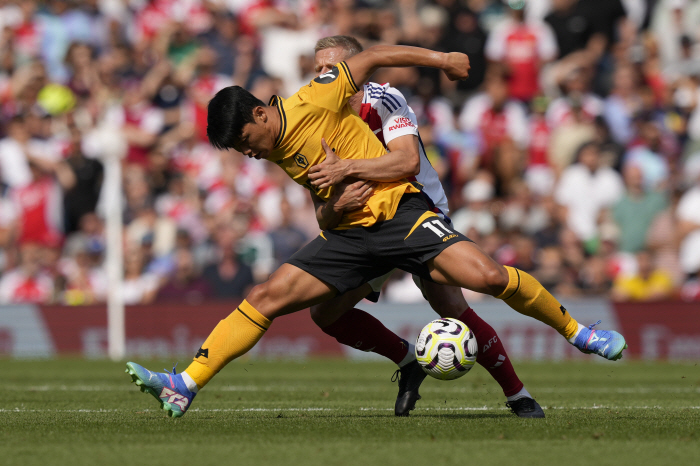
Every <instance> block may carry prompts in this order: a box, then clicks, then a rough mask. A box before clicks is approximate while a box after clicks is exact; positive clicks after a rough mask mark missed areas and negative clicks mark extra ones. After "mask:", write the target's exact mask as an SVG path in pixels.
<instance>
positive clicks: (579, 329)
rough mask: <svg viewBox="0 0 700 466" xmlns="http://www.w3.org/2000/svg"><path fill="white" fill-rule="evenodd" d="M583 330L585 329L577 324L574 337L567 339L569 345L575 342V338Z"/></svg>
mask: <svg viewBox="0 0 700 466" xmlns="http://www.w3.org/2000/svg"><path fill="white" fill-rule="evenodd" d="M584 328H586V326H585V325H581V324H578V330H576V335H574V336H573V337H571V338H569V343H571V344H572V345H573V344H574V342H575V341H576V337H577V336H578V334H579V333H581V330H583V329H584Z"/></svg>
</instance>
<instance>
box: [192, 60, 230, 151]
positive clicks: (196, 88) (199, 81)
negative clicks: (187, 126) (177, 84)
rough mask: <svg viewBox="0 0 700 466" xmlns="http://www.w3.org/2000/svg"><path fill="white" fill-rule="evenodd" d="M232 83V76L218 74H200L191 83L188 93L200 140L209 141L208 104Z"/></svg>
mask: <svg viewBox="0 0 700 466" xmlns="http://www.w3.org/2000/svg"><path fill="white" fill-rule="evenodd" d="M232 84H233V82H232V81H231V79H230V78H228V77H227V76H222V75H218V74H207V75H204V76H198V77H197V78H196V79H195V80H194V81H192V84H190V86H189V89H188V93H189V97H190V99H191V100H192V107H193V108H192V113H193V115H192V117H193V119H194V126H195V131H196V132H197V136H198V138H199V140H200V141H204V142H207V143H208V142H209V138H208V137H207V106H208V105H209V101H210V100H211V99H212V97H214V94H216V93H217V92H219V91H220V90H221V89H223V88H225V87H228V86H231V85H232Z"/></svg>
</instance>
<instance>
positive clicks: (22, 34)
mask: <svg viewBox="0 0 700 466" xmlns="http://www.w3.org/2000/svg"><path fill="white" fill-rule="evenodd" d="M13 48H14V50H15V53H16V54H17V55H19V56H21V57H38V56H39V55H40V53H41V34H40V33H39V28H38V27H37V26H36V24H34V23H32V22H25V23H22V24H21V25H20V26H18V27H17V28H15V30H14V44H13Z"/></svg>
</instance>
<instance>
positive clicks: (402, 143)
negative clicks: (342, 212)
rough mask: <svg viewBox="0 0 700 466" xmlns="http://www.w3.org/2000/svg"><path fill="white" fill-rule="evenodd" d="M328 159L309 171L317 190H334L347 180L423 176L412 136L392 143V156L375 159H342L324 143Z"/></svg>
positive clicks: (390, 149)
mask: <svg viewBox="0 0 700 466" xmlns="http://www.w3.org/2000/svg"><path fill="white" fill-rule="evenodd" d="M321 146H322V147H323V150H324V151H325V152H326V159H325V160H324V161H323V162H321V163H320V164H318V165H314V166H313V167H311V168H310V169H309V180H311V184H312V185H314V186H316V187H317V188H320V189H323V188H327V187H329V186H334V185H336V184H338V183H340V182H341V181H343V180H344V179H345V178H347V177H354V178H359V179H362V180H373V181H397V180H401V179H404V178H407V177H409V176H416V175H417V174H418V173H419V172H420V153H419V152H418V137H417V136H414V135H412V134H408V135H405V136H400V137H397V138H395V139H392V140H391V141H389V143H388V144H387V148H388V149H389V151H390V152H389V153H387V154H386V155H382V156H381V157H376V158H373V159H340V158H339V157H338V156H337V155H336V154H335V153H334V152H333V151H332V150H331V148H330V147H328V144H326V141H325V140H324V139H321Z"/></svg>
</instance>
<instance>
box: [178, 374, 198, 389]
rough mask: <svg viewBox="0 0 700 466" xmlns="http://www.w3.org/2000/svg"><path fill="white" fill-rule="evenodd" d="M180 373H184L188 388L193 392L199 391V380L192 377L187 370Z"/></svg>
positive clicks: (183, 376) (183, 379) (183, 378)
mask: <svg viewBox="0 0 700 466" xmlns="http://www.w3.org/2000/svg"><path fill="white" fill-rule="evenodd" d="M180 375H182V381H183V382H185V385H187V389H188V390H189V391H191V392H192V393H197V391H199V387H198V386H197V382H195V381H194V379H192V377H190V374H188V373H187V372H182V373H181V374H180Z"/></svg>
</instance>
